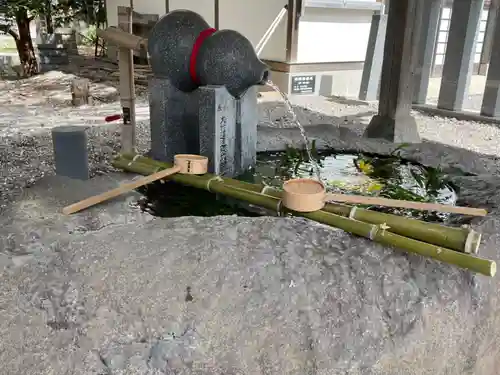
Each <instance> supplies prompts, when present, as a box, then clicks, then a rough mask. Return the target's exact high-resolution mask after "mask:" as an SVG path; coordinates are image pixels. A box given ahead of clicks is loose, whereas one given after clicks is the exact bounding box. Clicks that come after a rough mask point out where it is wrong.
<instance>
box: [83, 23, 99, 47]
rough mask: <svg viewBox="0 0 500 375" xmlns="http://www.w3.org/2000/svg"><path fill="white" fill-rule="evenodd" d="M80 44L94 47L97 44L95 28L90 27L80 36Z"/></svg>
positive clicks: (93, 26)
mask: <svg viewBox="0 0 500 375" xmlns="http://www.w3.org/2000/svg"><path fill="white" fill-rule="evenodd" d="M82 36H83V39H82V43H83V44H84V45H86V46H94V45H95V44H96V42H97V27H96V26H95V25H90V26H89V28H88V29H87V30H86V31H85V33H83V34H82Z"/></svg>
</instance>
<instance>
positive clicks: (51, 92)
mask: <svg viewBox="0 0 500 375" xmlns="http://www.w3.org/2000/svg"><path fill="white" fill-rule="evenodd" d="M74 77H75V75H74V74H71V73H62V72H51V73H48V74H45V75H41V76H38V77H34V78H31V79H27V80H22V81H2V82H0V111H1V113H2V119H1V120H0V138H1V142H0V207H2V208H3V207H5V205H6V204H7V202H8V201H9V200H12V198H13V197H14V196H16V195H18V194H21V193H22V191H23V189H24V188H26V187H29V186H30V185H32V184H33V183H34V182H35V181H37V180H38V179H39V178H41V177H42V176H44V175H47V174H52V173H53V162H52V144H51V139H50V131H49V129H50V128H53V127H55V126H61V125H81V126H87V127H89V139H90V142H89V153H90V165H91V173H92V174H93V175H95V174H100V173H106V172H108V171H110V170H112V167H111V166H110V165H109V160H110V158H111V156H112V155H113V154H114V153H115V152H116V151H117V150H118V147H119V125H118V124H111V125H110V124H105V123H104V120H103V119H104V117H105V116H106V115H109V114H115V113H119V111H120V106H119V102H118V101H116V87H115V86H116V82H103V80H102V78H100V79H98V80H96V81H97V82H95V83H93V84H92V93H93V95H94V96H96V97H98V96H99V95H101V97H102V96H103V95H104V96H106V95H107V99H106V100H104V102H102V101H100V100H96V105H93V106H86V107H80V108H74V107H72V106H71V105H70V104H69V103H70V93H69V89H68V87H69V82H70V81H71V79H73V78H74ZM106 101H107V102H106ZM292 102H293V103H294V104H295V105H296V106H298V107H297V115H298V119H299V120H300V121H301V123H302V124H303V125H304V126H306V127H307V125H309V124H317V123H333V124H336V125H338V126H342V127H349V128H350V129H352V130H354V131H355V132H357V133H359V134H361V133H362V132H363V129H364V128H365V127H366V125H367V123H368V122H369V120H370V118H371V116H373V114H374V113H376V110H377V107H376V104H365V103H361V102H357V101H352V100H345V99H339V98H322V97H295V98H292ZM137 114H138V129H137V138H138V146H139V150H140V151H145V150H147V148H148V145H149V124H148V104H147V99H146V92H145V90H144V87H140V88H139V89H138V101H137ZM415 116H416V118H417V122H418V126H419V132H420V135H421V137H422V138H423V139H424V140H425V141H430V142H438V143H443V144H447V145H450V146H454V147H459V148H465V149H468V150H471V151H475V152H478V153H481V154H486V155H490V156H491V157H496V156H499V155H500V146H499V143H498V141H497V140H498V139H500V129H498V128H497V127H496V126H493V125H488V124H482V123H475V122H468V121H459V120H455V119H445V118H438V117H430V116H425V115H421V114H418V113H415ZM260 124H261V126H270V127H283V128H286V127H292V126H294V125H293V124H292V123H291V122H290V117H289V116H288V115H287V113H286V110H285V109H284V106H283V104H282V103H280V102H278V98H277V96H276V95H274V93H264V94H263V97H262V98H261V103H260ZM497 170H498V168H495V170H492V171H491V173H492V174H497Z"/></svg>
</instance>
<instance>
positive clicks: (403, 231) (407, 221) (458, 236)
mask: <svg viewBox="0 0 500 375" xmlns="http://www.w3.org/2000/svg"><path fill="white" fill-rule="evenodd" d="M121 158H124V159H126V160H127V161H128V162H130V161H132V159H134V161H135V162H136V163H141V164H144V169H142V172H141V171H138V173H141V174H149V173H151V172H152V171H154V170H156V169H157V168H168V167H170V164H168V163H164V162H161V161H156V160H153V159H150V158H147V157H144V156H137V155H135V154H123V155H121ZM147 165H150V166H152V169H147V168H146V166H147ZM222 179H223V180H224V182H225V183H226V184H227V185H229V186H234V187H238V188H241V189H245V190H250V191H253V192H257V193H263V194H266V195H270V196H273V197H275V198H281V195H282V192H281V191H279V190H277V189H274V188H271V187H268V186H263V185H258V184H251V183H248V182H244V181H238V180H234V179H230V178H222ZM322 211H324V212H329V213H333V214H336V215H340V216H344V217H350V218H352V219H356V220H359V221H363V222H366V223H370V224H384V225H385V226H388V227H389V229H387V230H388V231H390V232H392V233H395V234H399V235H402V236H405V237H409V238H413V239H415V240H419V241H423V242H427V243H431V244H434V245H437V246H443V247H446V248H449V249H452V250H456V251H460V252H465V253H474V254H477V253H478V251H479V246H480V244H481V233H478V232H476V231H474V230H472V229H469V228H450V227H446V226H444V225H440V224H434V223H427V222H424V221H420V220H415V219H411V218H405V217H401V216H397V215H391V214H387V213H382V212H377V211H370V210H365V209H363V208H359V207H352V206H346V205H342V204H335V203H327V204H326V205H325V207H324V208H323V209H322Z"/></svg>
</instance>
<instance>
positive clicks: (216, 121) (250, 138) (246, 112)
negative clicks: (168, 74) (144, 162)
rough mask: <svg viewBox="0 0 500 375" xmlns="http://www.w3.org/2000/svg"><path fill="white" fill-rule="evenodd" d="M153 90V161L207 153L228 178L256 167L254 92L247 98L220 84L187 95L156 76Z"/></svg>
mask: <svg viewBox="0 0 500 375" xmlns="http://www.w3.org/2000/svg"><path fill="white" fill-rule="evenodd" d="M149 88H150V97H149V102H150V120H151V156H152V157H153V158H155V159H157V160H162V161H167V162H172V161H173V159H174V155H176V154H186V153H188V154H201V155H203V156H207V157H208V158H209V171H210V172H211V173H215V174H223V175H224V176H228V177H232V176H235V175H238V174H240V173H241V172H242V171H244V170H245V169H246V168H248V167H249V166H251V165H253V164H254V161H255V159H256V153H257V151H256V144H257V121H258V116H257V92H256V90H255V89H254V88H250V89H249V90H248V91H247V93H245V95H243V97H242V98H241V99H235V98H234V97H233V96H232V95H231V94H230V93H229V92H228V91H227V90H226V88H225V87H220V86H219V87H216V86H201V87H200V88H199V89H197V90H195V91H192V92H188V93H186V92H183V91H180V90H178V89H177V88H176V87H175V86H174V85H172V84H171V83H170V81H169V80H168V79H165V78H156V77H153V78H152V79H151V81H150V86H149ZM238 107H240V109H239V110H238Z"/></svg>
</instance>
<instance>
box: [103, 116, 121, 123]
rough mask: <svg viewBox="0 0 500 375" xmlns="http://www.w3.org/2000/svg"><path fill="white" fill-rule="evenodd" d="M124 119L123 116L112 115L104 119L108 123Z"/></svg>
mask: <svg viewBox="0 0 500 375" xmlns="http://www.w3.org/2000/svg"><path fill="white" fill-rule="evenodd" d="M121 118H122V115H110V116H106V117H104V121H106V122H111V121H116V120H119V119H121Z"/></svg>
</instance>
